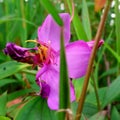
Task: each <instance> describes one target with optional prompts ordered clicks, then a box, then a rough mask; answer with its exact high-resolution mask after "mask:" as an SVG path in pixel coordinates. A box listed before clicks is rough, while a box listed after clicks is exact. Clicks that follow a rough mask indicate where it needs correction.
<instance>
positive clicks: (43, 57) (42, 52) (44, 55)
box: [38, 45, 49, 63]
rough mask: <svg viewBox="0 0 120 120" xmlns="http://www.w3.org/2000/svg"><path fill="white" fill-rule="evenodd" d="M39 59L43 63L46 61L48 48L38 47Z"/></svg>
mask: <svg viewBox="0 0 120 120" xmlns="http://www.w3.org/2000/svg"><path fill="white" fill-rule="evenodd" d="M38 53H39V57H40V58H39V59H40V61H41V62H42V63H43V62H45V61H46V60H47V59H48V57H49V56H48V48H47V47H46V46H44V45H40V46H39V47H38Z"/></svg>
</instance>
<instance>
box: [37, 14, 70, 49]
mask: <svg viewBox="0 0 120 120" xmlns="http://www.w3.org/2000/svg"><path fill="white" fill-rule="evenodd" d="M60 17H61V18H62V20H63V22H64V41H65V45H66V44H67V43H68V42H69V40H70V16H69V14H68V13H62V14H60ZM60 33H61V27H60V26H58V25H57V23H56V22H55V21H54V20H53V18H52V16H51V15H48V16H47V17H46V19H45V21H44V23H43V24H42V26H41V27H39V28H38V41H39V42H42V43H46V44H48V41H50V42H51V47H52V48H54V50H56V51H57V50H59V49H60V38H61V37H60Z"/></svg>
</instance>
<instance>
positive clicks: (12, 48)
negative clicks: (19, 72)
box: [3, 43, 33, 64]
mask: <svg viewBox="0 0 120 120" xmlns="http://www.w3.org/2000/svg"><path fill="white" fill-rule="evenodd" d="M29 50H33V48H22V47H20V46H17V45H15V44H14V43H7V45H6V48H5V49H4V50H3V52H4V53H5V54H6V55H9V56H10V57H11V58H12V59H14V60H17V61H19V62H24V63H29V64H33V59H32V55H31V54H30V52H29Z"/></svg>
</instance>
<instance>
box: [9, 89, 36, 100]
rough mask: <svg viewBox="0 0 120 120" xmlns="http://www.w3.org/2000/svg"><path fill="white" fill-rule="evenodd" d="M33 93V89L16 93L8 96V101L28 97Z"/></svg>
mask: <svg viewBox="0 0 120 120" xmlns="http://www.w3.org/2000/svg"><path fill="white" fill-rule="evenodd" d="M31 92H34V91H33V89H23V90H19V91H15V92H13V93H10V94H8V101H11V100H14V99H16V98H18V97H20V96H23V95H26V94H28V93H31Z"/></svg>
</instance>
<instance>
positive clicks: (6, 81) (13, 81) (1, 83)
mask: <svg viewBox="0 0 120 120" xmlns="http://www.w3.org/2000/svg"><path fill="white" fill-rule="evenodd" d="M16 82H18V81H17V80H15V79H2V80H0V87H3V86H5V85H7V84H11V83H12V84H13V83H16Z"/></svg>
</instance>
